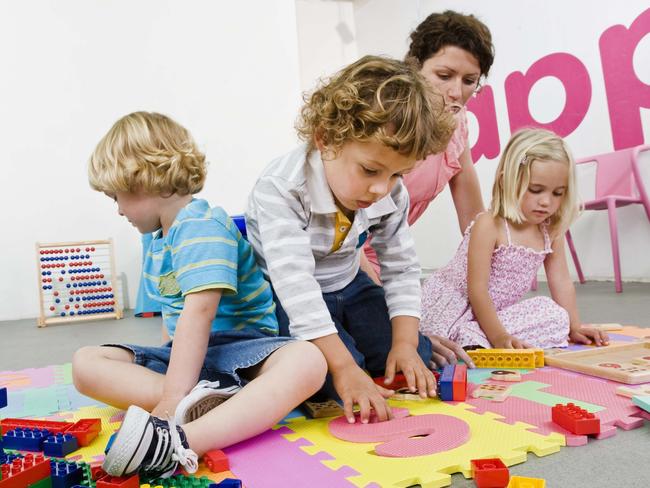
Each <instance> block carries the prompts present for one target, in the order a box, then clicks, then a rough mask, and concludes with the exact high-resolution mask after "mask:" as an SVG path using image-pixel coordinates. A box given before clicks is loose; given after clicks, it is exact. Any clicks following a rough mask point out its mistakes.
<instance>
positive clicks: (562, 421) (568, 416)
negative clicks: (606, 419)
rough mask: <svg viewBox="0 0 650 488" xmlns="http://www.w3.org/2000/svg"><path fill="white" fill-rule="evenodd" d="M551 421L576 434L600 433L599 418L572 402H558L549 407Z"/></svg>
mask: <svg viewBox="0 0 650 488" xmlns="http://www.w3.org/2000/svg"><path fill="white" fill-rule="evenodd" d="M551 417H552V419H553V422H555V423H556V424H557V425H559V426H560V427H562V428H563V429H566V430H568V431H569V432H573V433H574V434H577V435H587V434H600V419H599V418H598V417H596V416H595V415H594V414H593V413H589V412H587V411H586V410H585V409H584V408H580V407H578V406H576V405H574V404H573V403H567V404H566V405H562V404H560V403H558V404H557V405H555V406H554V407H553V408H552V409H551Z"/></svg>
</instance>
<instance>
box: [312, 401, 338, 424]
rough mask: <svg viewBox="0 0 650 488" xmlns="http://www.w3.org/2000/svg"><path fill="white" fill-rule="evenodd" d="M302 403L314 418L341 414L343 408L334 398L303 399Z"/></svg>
mask: <svg viewBox="0 0 650 488" xmlns="http://www.w3.org/2000/svg"><path fill="white" fill-rule="evenodd" d="M303 405H304V406H305V408H306V409H307V412H308V413H309V415H310V416H311V417H312V418H314V419H321V418H324V417H336V416H338V415H343V408H341V405H339V404H338V403H337V402H336V401H334V400H327V401H326V402H310V401H305V402H303Z"/></svg>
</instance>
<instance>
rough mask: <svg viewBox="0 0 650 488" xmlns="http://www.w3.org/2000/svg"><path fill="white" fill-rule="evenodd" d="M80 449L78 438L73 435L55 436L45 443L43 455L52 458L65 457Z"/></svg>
mask: <svg viewBox="0 0 650 488" xmlns="http://www.w3.org/2000/svg"><path fill="white" fill-rule="evenodd" d="M77 449H79V442H78V441H77V438H76V437H75V436H73V435H71V434H61V433H59V434H54V435H51V436H49V437H48V438H47V439H45V441H44V442H43V454H45V455H46V456H50V457H59V458H62V457H65V456H67V455H68V454H70V453H71V452H74V451H76V450H77Z"/></svg>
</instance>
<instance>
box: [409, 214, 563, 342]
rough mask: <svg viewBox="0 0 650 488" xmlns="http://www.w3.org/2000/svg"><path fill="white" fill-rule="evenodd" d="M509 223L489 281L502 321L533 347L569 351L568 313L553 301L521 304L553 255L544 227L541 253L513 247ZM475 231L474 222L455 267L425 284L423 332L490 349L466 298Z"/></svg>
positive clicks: (439, 272)
mask: <svg viewBox="0 0 650 488" xmlns="http://www.w3.org/2000/svg"><path fill="white" fill-rule="evenodd" d="M504 222H505V229H506V235H507V238H508V244H507V245H501V246H499V247H497V248H496V249H495V250H494V252H493V253H492V263H491V269H490V278H489V281H488V292H489V293H490V298H491V299H492V302H493V303H494V307H495V308H496V311H497V316H498V317H499V320H500V321H501V324H502V325H503V326H504V327H505V329H506V330H507V331H508V333H509V334H511V335H513V336H515V337H517V338H518V339H521V340H523V341H525V342H527V343H529V344H531V345H533V346H534V347H541V348H545V349H546V348H551V347H565V346H567V339H568V335H569V314H568V313H567V312H566V310H565V309H564V308H562V307H561V306H560V305H558V304H557V303H556V302H554V301H553V300H552V299H550V298H548V297H542V296H537V297H534V298H529V299H526V300H522V299H523V297H524V296H525V295H526V293H528V291H529V290H530V286H531V283H532V281H533V278H534V277H535V276H536V274H537V270H538V269H539V267H540V266H541V265H542V263H543V262H544V259H545V258H546V256H547V255H548V254H549V253H551V252H553V251H552V250H551V239H550V237H549V235H548V231H547V229H546V226H541V230H542V232H543V234H544V249H543V250H542V251H537V250H535V249H531V248H529V247H524V246H519V245H517V244H514V243H513V242H512V239H511V237H510V229H509V227H508V222H507V221H505V220H504ZM473 226H474V222H472V223H471V224H470V225H469V227H467V229H466V230H465V235H464V236H463V240H462V242H461V244H460V246H458V250H457V251H456V255H455V256H454V258H453V259H452V260H451V262H450V263H449V264H447V265H446V266H445V267H443V268H441V269H439V270H437V271H435V272H434V273H433V274H432V275H431V276H430V277H429V278H427V280H426V281H425V282H424V285H423V289H422V319H421V321H420V331H421V332H422V333H424V334H427V335H429V334H437V335H440V336H443V337H447V338H449V339H451V340H452V341H454V342H456V343H458V344H460V345H461V346H470V345H479V346H483V347H491V345H490V342H489V341H488V339H487V337H486V336H485V333H484V332H483V330H482V329H481V326H480V325H479V324H478V322H477V321H476V318H475V317H474V314H473V312H472V308H471V306H470V304H469V299H468V297H467V250H468V247H469V238H470V235H471V230H472V227H473Z"/></svg>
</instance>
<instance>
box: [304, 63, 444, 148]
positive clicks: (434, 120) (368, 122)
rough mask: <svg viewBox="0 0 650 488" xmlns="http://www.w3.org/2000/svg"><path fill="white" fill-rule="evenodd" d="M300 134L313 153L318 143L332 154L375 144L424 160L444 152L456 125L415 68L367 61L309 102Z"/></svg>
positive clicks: (322, 88) (324, 85)
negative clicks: (350, 146) (360, 144)
mask: <svg viewBox="0 0 650 488" xmlns="http://www.w3.org/2000/svg"><path fill="white" fill-rule="evenodd" d="M296 129H297V131H298V134H299V135H300V137H301V138H302V139H303V140H305V141H307V142H308V144H309V145H310V149H313V147H314V138H315V137H319V138H320V139H321V140H322V142H323V144H324V146H325V147H326V149H327V151H331V152H332V153H333V154H337V153H338V151H339V150H340V149H341V147H342V146H343V144H344V143H345V142H347V141H359V142H366V141H369V140H376V141H379V142H381V143H382V144H384V145H386V146H388V147H390V148H391V149H393V150H395V151H397V152H398V153H400V154H403V155H406V156H413V157H415V158H416V159H424V158H425V157H426V156H427V155H429V154H432V153H439V152H442V151H444V149H445V148H446V147H447V144H448V142H449V139H450V138H451V135H452V133H453V131H454V121H453V117H452V116H451V114H450V113H448V112H447V111H446V110H445V105H444V99H443V97H442V96H441V95H439V94H437V93H435V92H434V90H433V88H431V87H430V86H429V84H428V83H427V81H426V80H425V79H424V77H423V76H422V75H421V74H420V73H419V72H418V70H417V67H416V66H415V65H413V64H411V63H406V62H402V61H397V60H394V59H389V58H384V57H379V56H364V57H363V58H361V59H359V60H358V61H356V62H355V63H353V64H351V65H349V66H347V67H346V68H344V69H342V70H341V71H340V72H338V73H337V74H335V75H334V76H332V77H331V78H329V79H328V80H325V81H324V82H321V86H320V87H319V88H317V89H316V91H314V92H313V93H312V94H311V96H309V95H306V96H305V104H304V105H303V107H302V110H301V114H300V118H299V120H298V122H297V123H296Z"/></svg>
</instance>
